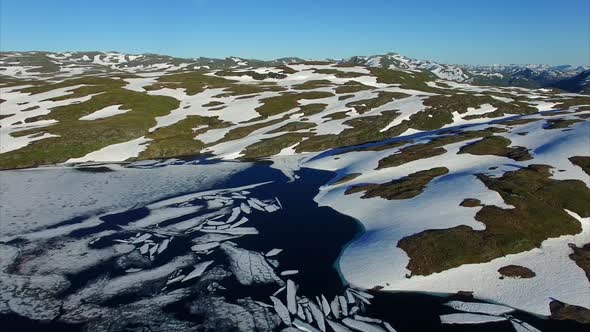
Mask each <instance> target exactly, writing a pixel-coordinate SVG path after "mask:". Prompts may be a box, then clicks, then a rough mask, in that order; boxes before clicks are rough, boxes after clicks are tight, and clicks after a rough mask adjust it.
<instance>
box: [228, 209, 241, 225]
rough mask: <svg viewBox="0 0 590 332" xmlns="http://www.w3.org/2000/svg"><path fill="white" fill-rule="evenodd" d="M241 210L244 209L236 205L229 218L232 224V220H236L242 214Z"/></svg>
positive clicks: (229, 222)
mask: <svg viewBox="0 0 590 332" xmlns="http://www.w3.org/2000/svg"><path fill="white" fill-rule="evenodd" d="M241 211H242V210H241V209H240V208H239V207H234V208H233V209H232V211H231V216H229V219H227V223H228V224H231V223H232V222H234V221H236V219H238V217H239V216H240V212H241Z"/></svg>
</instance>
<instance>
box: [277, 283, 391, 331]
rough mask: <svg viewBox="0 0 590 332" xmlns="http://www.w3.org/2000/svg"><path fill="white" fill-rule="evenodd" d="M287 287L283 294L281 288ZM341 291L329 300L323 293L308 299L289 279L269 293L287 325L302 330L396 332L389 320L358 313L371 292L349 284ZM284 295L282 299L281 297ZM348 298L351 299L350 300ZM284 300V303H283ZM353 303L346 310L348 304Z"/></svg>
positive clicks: (362, 310) (367, 303) (367, 301)
mask: <svg viewBox="0 0 590 332" xmlns="http://www.w3.org/2000/svg"><path fill="white" fill-rule="evenodd" d="M285 289H286V290H287V291H286V294H285V295H282V294H284V290H285ZM344 293H345V294H347V297H348V298H349V299H348V300H347V298H346V297H345V296H343V295H337V296H334V298H332V300H329V299H328V298H327V297H326V296H325V295H324V294H320V295H319V296H316V297H315V299H314V300H310V299H308V298H307V297H305V296H300V295H298V294H297V285H296V284H295V282H294V281H293V280H291V279H289V280H287V285H286V286H284V287H281V288H279V290H277V291H276V292H275V293H274V294H273V295H272V296H271V297H270V300H271V302H272V303H273V304H272V306H273V308H274V309H275V311H276V312H277V315H279V316H280V317H281V320H282V321H283V323H284V324H285V325H287V326H289V325H291V324H292V325H293V326H294V327H295V328H297V329H298V330H302V331H322V332H325V331H327V327H329V328H330V329H332V330H333V331H335V332H339V331H353V330H354V331H361V332H373V331H375V332H380V331H385V332H395V329H394V328H393V327H392V326H391V324H390V323H388V322H385V321H383V320H382V319H379V318H373V317H369V316H366V315H361V314H359V313H362V312H364V309H363V308H365V306H366V305H369V304H370V299H372V298H373V295H371V294H369V293H367V292H365V291H362V290H359V289H354V288H348V289H346V290H345V292H344ZM283 296H284V299H285V300H284V301H282V300H281V297H283ZM349 300H350V303H349ZM285 302H286V305H285V304H284V303H285ZM349 304H352V305H353V307H352V308H353V310H351V311H350V312H349V310H348V305H349Z"/></svg>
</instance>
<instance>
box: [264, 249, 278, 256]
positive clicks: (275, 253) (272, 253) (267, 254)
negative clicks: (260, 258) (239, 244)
mask: <svg viewBox="0 0 590 332" xmlns="http://www.w3.org/2000/svg"><path fill="white" fill-rule="evenodd" d="M281 251H283V249H277V248H274V249H271V250H270V251H269V252H267V253H266V254H265V255H264V256H266V257H273V256H276V255H278V254H280V253H281Z"/></svg>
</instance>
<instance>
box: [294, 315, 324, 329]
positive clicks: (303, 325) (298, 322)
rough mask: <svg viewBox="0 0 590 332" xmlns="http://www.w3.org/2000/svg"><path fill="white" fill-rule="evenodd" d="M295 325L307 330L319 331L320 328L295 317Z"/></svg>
mask: <svg viewBox="0 0 590 332" xmlns="http://www.w3.org/2000/svg"><path fill="white" fill-rule="evenodd" d="M293 325H295V326H296V327H297V328H298V329H300V330H302V331H306V332H319V331H320V330H318V329H316V328H315V327H313V326H311V325H309V324H308V323H306V322H304V321H302V320H300V319H299V318H295V319H294V320H293Z"/></svg>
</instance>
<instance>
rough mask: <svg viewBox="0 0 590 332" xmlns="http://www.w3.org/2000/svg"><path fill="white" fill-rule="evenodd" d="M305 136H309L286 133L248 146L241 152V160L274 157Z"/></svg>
mask: <svg viewBox="0 0 590 332" xmlns="http://www.w3.org/2000/svg"><path fill="white" fill-rule="evenodd" d="M307 136H309V134H307V133H286V134H282V135H280V136H275V137H272V138H266V139H263V140H261V141H259V142H256V143H254V144H252V145H250V146H248V147H247V148H246V149H245V150H244V151H242V152H243V157H242V159H245V160H252V159H258V158H262V157H268V156H272V155H275V154H277V153H279V152H281V150H282V149H284V148H288V147H290V146H292V145H294V144H297V143H298V142H300V141H301V140H302V139H304V138H305V137H307Z"/></svg>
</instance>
